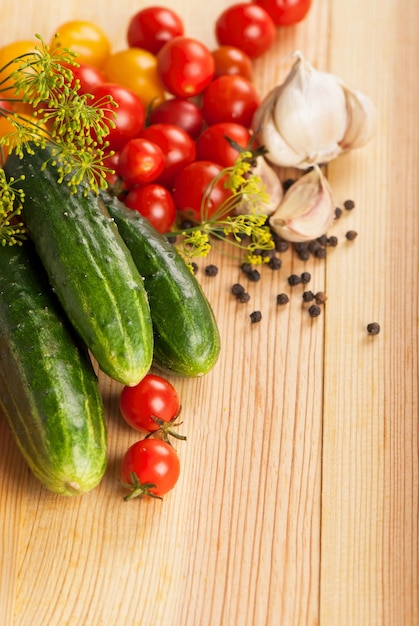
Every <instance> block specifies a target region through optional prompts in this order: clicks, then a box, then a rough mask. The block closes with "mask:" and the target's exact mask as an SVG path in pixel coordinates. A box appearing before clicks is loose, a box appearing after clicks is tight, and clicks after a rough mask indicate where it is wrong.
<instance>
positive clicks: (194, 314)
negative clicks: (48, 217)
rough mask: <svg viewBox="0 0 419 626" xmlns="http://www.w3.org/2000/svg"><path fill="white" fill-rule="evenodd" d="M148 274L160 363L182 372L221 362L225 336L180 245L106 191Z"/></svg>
mask: <svg viewBox="0 0 419 626" xmlns="http://www.w3.org/2000/svg"><path fill="white" fill-rule="evenodd" d="M101 197H102V198H103V201H104V202H105V204H106V206H107V208H108V211H109V213H110V215H111V216H112V217H113V218H114V220H115V222H116V224H117V226H118V229H119V232H120V233H121V235H122V238H123V239H124V241H125V243H126V244H127V246H128V248H129V250H130V252H131V255H132V258H133V259H134V262H135V263H136V265H137V267H138V269H139V271H140V273H141V275H142V276H143V278H144V284H145V288H146V291H147V294H148V299H149V304H150V311H151V318H152V323H153V331H154V364H155V365H156V366H157V367H158V368H160V369H162V370H164V371H167V372H169V373H171V374H175V375H179V376H187V377H194V376H202V375H203V374H207V373H208V372H209V371H210V370H211V369H212V368H213V367H214V365H215V363H216V362H217V359H218V356H219V353H220V335H219V332H218V326H217V323H216V320H215V317H214V313H213V310H212V308H211V306H210V303H209V302H208V299H207V298H206V296H205V294H204V292H203V290H202V288H201V285H200V284H199V282H198V280H197V279H196V277H195V276H194V275H193V274H192V272H191V271H190V269H189V268H188V266H187V265H186V263H185V261H184V260H183V258H182V257H181V255H180V254H179V252H178V251H177V250H176V248H175V247H174V246H173V245H172V244H171V243H170V242H169V241H168V240H167V238H166V237H165V236H164V235H161V234H159V233H158V232H157V231H156V230H155V229H154V228H153V226H152V225H151V224H150V222H149V221H148V220H147V219H146V218H144V217H143V216H142V215H141V214H140V213H138V212H137V211H132V210H131V209H128V208H127V207H126V206H125V205H124V204H123V203H122V202H121V201H120V200H118V199H117V198H115V197H112V196H110V195H109V194H108V193H102V194H101Z"/></svg>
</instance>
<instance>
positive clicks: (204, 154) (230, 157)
mask: <svg viewBox="0 0 419 626" xmlns="http://www.w3.org/2000/svg"><path fill="white" fill-rule="evenodd" d="M227 137H229V138H230V139H232V140H233V141H235V142H236V143H237V144H239V146H241V147H242V148H246V147H247V146H248V144H249V141H250V137H251V135H250V132H249V130H248V129H247V128H245V127H244V126H242V125H241V124H234V123H232V122H221V123H220V124H213V125H212V126H208V128H206V129H205V130H204V132H203V133H202V135H201V136H200V137H199V139H198V141H197V142H196V155H197V158H198V159H200V160H207V161H213V162H214V163H218V164H219V165H222V166H223V167H230V166H232V165H234V163H235V161H236V159H237V157H238V154H239V152H238V150H237V149H236V148H234V147H233V146H232V145H231V143H229V141H228V140H227Z"/></svg>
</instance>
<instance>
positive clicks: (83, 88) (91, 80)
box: [67, 63, 105, 94]
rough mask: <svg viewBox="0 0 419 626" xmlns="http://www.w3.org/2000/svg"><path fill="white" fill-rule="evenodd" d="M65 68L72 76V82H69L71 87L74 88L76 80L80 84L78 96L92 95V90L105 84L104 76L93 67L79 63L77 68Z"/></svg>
mask: <svg viewBox="0 0 419 626" xmlns="http://www.w3.org/2000/svg"><path fill="white" fill-rule="evenodd" d="M67 67H69V68H70V69H71V72H72V74H73V80H72V81H71V84H72V86H74V83H75V81H76V80H77V79H78V80H79V82H80V89H79V91H78V93H79V94H86V93H92V89H94V88H95V87H96V86H97V85H100V84H101V83H104V82H105V76H104V74H103V73H102V72H101V71H100V70H99V69H98V68H97V67H95V66H94V65H87V64H86V63H80V65H79V66H78V67H73V66H67Z"/></svg>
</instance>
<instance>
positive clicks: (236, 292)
mask: <svg viewBox="0 0 419 626" xmlns="http://www.w3.org/2000/svg"><path fill="white" fill-rule="evenodd" d="M231 293H232V294H233V295H234V296H240V295H241V294H242V293H244V287H243V285H240V283H234V285H233V286H232V288H231Z"/></svg>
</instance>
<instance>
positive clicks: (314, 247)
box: [307, 239, 321, 254]
mask: <svg viewBox="0 0 419 626" xmlns="http://www.w3.org/2000/svg"><path fill="white" fill-rule="evenodd" d="M307 248H308V249H309V251H310V252H311V253H312V254H316V252H317V250H319V249H320V248H321V245H320V244H319V242H318V241H317V239H313V241H309V242H308V244H307Z"/></svg>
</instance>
